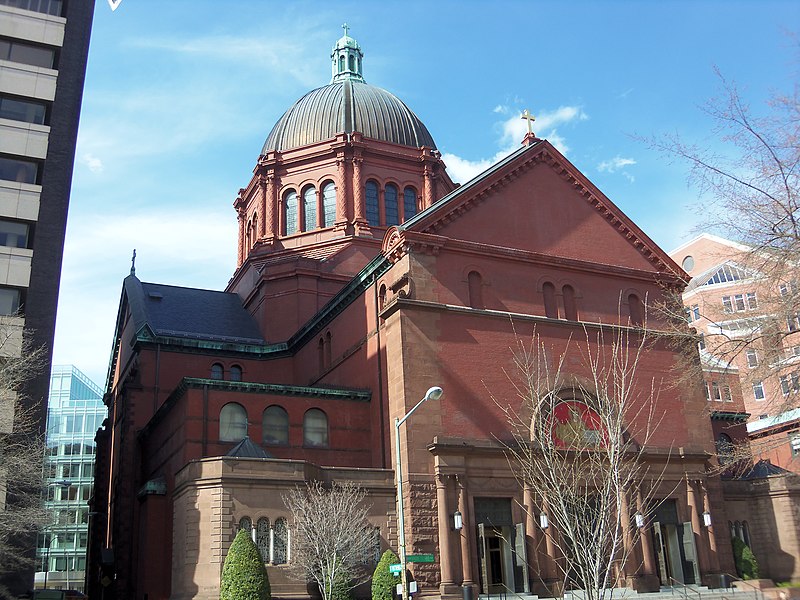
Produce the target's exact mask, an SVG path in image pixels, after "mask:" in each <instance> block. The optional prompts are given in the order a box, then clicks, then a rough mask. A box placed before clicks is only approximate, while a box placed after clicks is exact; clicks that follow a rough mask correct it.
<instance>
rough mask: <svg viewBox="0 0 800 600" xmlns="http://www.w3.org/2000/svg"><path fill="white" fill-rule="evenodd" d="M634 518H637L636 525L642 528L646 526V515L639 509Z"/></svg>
mask: <svg viewBox="0 0 800 600" xmlns="http://www.w3.org/2000/svg"><path fill="white" fill-rule="evenodd" d="M634 518H635V519H636V527H638V528H639V529H642V528H643V527H644V515H643V514H642V513H640V512H638V511H637V512H636V514H635V515H634Z"/></svg>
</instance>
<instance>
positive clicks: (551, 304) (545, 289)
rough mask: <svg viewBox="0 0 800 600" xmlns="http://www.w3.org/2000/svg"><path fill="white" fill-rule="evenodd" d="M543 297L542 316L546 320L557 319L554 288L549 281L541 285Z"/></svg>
mask: <svg viewBox="0 0 800 600" xmlns="http://www.w3.org/2000/svg"><path fill="white" fill-rule="evenodd" d="M542 295H543V296H544V314H545V316H546V317H547V318H548V319H557V318H558V304H556V286H554V285H553V284H552V283H550V282H549V281H546V282H545V283H544V284H543V285H542Z"/></svg>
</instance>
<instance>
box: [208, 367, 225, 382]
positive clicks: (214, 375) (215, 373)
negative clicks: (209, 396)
mask: <svg viewBox="0 0 800 600" xmlns="http://www.w3.org/2000/svg"><path fill="white" fill-rule="evenodd" d="M223 373H224V370H223V368H222V365H221V364H219V363H214V364H213V365H211V379H222V376H223Z"/></svg>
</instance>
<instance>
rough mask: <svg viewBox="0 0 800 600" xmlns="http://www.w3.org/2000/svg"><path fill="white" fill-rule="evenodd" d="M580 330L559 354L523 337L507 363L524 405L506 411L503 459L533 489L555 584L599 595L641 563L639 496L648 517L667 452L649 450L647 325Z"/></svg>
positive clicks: (652, 394) (654, 417)
mask: <svg viewBox="0 0 800 600" xmlns="http://www.w3.org/2000/svg"><path fill="white" fill-rule="evenodd" d="M585 335H586V338H585V343H584V342H580V343H578V342H575V341H574V340H573V341H570V343H569V344H568V346H567V348H566V349H565V350H563V351H562V352H561V353H560V354H556V352H555V351H554V350H553V349H552V348H549V347H547V346H546V344H545V342H543V341H542V340H541V339H540V338H539V336H538V335H536V334H535V333H534V336H533V338H532V342H531V343H530V345H527V344H524V343H522V342H520V343H519V345H518V348H517V351H516V352H515V356H514V362H515V368H516V370H517V372H518V373H519V375H520V376H521V378H522V381H521V383H520V384H518V385H517V391H518V393H519V395H520V397H521V398H522V405H521V408H519V409H514V410H512V409H510V408H506V409H505V410H506V416H507V419H508V422H509V425H510V426H511V429H512V432H513V435H514V439H515V442H516V445H515V446H514V447H512V448H511V449H510V450H509V460H510V462H511V463H512V467H513V469H514V471H515V472H516V473H517V475H518V478H519V480H520V483H521V484H522V485H523V486H526V487H528V488H529V489H531V490H533V491H534V493H535V494H537V495H538V496H539V498H538V500H537V502H538V503H539V505H540V506H541V507H542V508H541V510H542V514H543V515H545V517H542V516H541V514H540V515H534V517H535V518H538V519H546V522H542V525H543V526H546V527H547V536H548V537H549V539H550V543H552V544H553V546H554V547H555V548H556V550H557V553H558V554H559V555H560V556H561V557H563V559H562V560H559V561H556V563H555V565H556V567H557V569H558V571H559V573H558V575H559V577H560V578H561V580H562V583H563V587H564V588H565V589H568V588H577V589H582V590H584V591H585V592H584V593H585V597H586V598H587V600H603V599H604V598H607V597H610V595H611V592H610V589H609V588H611V587H614V585H615V584H616V583H617V577H618V576H619V575H620V574H621V573H623V572H624V571H625V570H626V569H628V570H629V571H630V572H631V573H632V572H634V571H636V568H637V567H638V566H639V565H638V564H633V562H634V559H633V554H632V549H633V548H634V543H635V541H636V539H637V536H638V534H639V528H638V527H637V523H636V521H637V515H636V510H637V497H638V500H639V505H638V508H639V509H640V510H641V511H642V512H640V513H639V515H640V516H639V517H638V518H639V519H641V520H642V522H644V521H647V520H649V519H650V516H651V513H652V511H653V510H654V509H655V508H656V503H655V502H654V501H653V497H654V495H655V494H656V493H662V494H663V493H664V489H659V486H662V481H661V479H662V477H661V476H662V474H663V469H664V468H665V467H666V458H668V455H667V456H665V455H664V454H663V453H662V454H661V455H660V457H659V458H657V459H655V460H653V459H651V458H650V457H649V456H648V445H649V443H650V441H651V433H652V431H653V430H654V429H655V427H656V426H657V424H658V413H657V412H656V407H657V402H656V400H657V390H656V387H657V386H656V382H655V381H652V380H651V381H643V380H642V378H641V377H640V376H638V375H637V367H638V365H639V363H640V360H641V357H642V354H643V352H644V351H645V343H646V338H647V336H646V335H645V333H644V332H643V331H642V332H641V333H639V332H635V331H633V330H627V329H619V328H617V329H612V328H608V329H607V330H606V329H605V328H601V329H600V330H597V331H596V332H590V331H589V330H586V334H585ZM607 336H608V337H611V338H612V339H610V340H609V339H606V337H607ZM576 355H577V356H580V357H581V363H582V364H581V365H580V367H576V364H575V360H574V359H575V357H576ZM568 358H569V365H570V366H569V368H568V367H567V359H568ZM576 369H577V370H576ZM634 424H636V425H635V426H634ZM636 427H640V430H638V431H637V430H636ZM662 487H663V486H662ZM660 497H664V496H660Z"/></svg>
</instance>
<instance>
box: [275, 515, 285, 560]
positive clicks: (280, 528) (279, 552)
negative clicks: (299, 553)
mask: <svg viewBox="0 0 800 600" xmlns="http://www.w3.org/2000/svg"><path fill="white" fill-rule="evenodd" d="M273 535H274V540H273V549H272V564H273V565H283V564H286V561H287V560H288V558H289V528H288V527H287V526H286V519H284V518H283V517H280V518H278V519H275V528H274V529H273Z"/></svg>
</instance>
